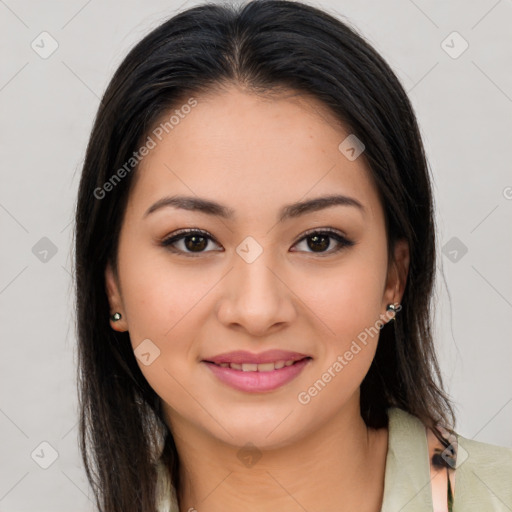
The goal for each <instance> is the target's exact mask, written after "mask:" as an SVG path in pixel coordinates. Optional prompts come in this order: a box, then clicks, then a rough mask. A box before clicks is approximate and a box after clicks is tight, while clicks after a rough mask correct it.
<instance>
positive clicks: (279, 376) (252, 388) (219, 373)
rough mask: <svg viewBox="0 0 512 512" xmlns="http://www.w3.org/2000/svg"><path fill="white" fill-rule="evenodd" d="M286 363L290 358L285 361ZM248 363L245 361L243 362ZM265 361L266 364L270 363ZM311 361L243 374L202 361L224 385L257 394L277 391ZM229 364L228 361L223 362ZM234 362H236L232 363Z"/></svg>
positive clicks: (308, 359)
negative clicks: (268, 370)
mask: <svg viewBox="0 0 512 512" xmlns="http://www.w3.org/2000/svg"><path fill="white" fill-rule="evenodd" d="M284 359H285V358H283V359H281V358H278V359H270V361H278V360H279V361H282V360H284ZM287 360H288V361H289V360H290V358H288V359H287ZM244 361H245V362H248V361H247V359H245V360H244ZM270 361H269V360H267V361H266V362H270ZM310 361H311V358H309V357H307V356H306V358H304V359H301V360H298V361H297V362H296V363H294V364H292V365H291V366H284V367H283V368H279V369H278V370H272V371H270V372H258V371H256V372H244V371H243V370H235V369H233V368H224V367H222V366H217V365H216V364H215V363H212V362H209V361H203V363H205V364H206V365H207V366H208V368H210V370H211V371H212V372H213V374H214V375H215V376H216V377H217V378H218V379H219V380H221V381H222V382H224V383H225V384H228V385H229V386H231V387H232V388H235V389H238V390H239V391H247V392H252V393H259V392H263V391H272V390H274V389H277V388H279V387H281V386H283V385H284V384H286V383H287V382H290V381H291V380H292V379H294V378H295V377H297V375H299V373H300V372H301V371H302V370H303V369H304V367H305V366H306V365H307V364H308V363H309V362H310ZM224 362H229V361H224ZM233 362H236V361H233Z"/></svg>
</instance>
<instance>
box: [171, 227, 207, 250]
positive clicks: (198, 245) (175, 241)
mask: <svg viewBox="0 0 512 512" xmlns="http://www.w3.org/2000/svg"><path fill="white" fill-rule="evenodd" d="M209 242H214V243H216V242H215V240H214V239H213V237H212V236H211V235H210V234H208V233H207V232H206V231H201V230H196V229H189V230H185V231H180V232H179V233H177V234H175V235H173V236H171V237H169V238H166V239H165V240H163V241H162V242H161V245H162V246H163V247H167V248H168V249H170V250H171V251H173V252H178V253H184V254H192V253H197V254H200V253H202V252H211V250H207V251H205V249H206V247H208V245H209ZM179 245H181V246H179Z"/></svg>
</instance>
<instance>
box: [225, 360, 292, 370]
mask: <svg viewBox="0 0 512 512" xmlns="http://www.w3.org/2000/svg"><path fill="white" fill-rule="evenodd" d="M295 362H296V361H293V360H292V361H274V362H273V363H272V362H271V363H261V364H256V363H243V364H238V363H219V365H218V366H222V368H232V369H233V370H242V371H244V372H271V371H273V370H279V369H280V368H283V367H284V366H291V365H292V364H293V363H295Z"/></svg>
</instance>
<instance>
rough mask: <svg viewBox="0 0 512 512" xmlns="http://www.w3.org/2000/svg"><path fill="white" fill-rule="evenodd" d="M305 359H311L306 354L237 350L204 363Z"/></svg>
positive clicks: (259, 362)
mask: <svg viewBox="0 0 512 512" xmlns="http://www.w3.org/2000/svg"><path fill="white" fill-rule="evenodd" d="M305 357H311V356H308V355H306V354H300V353H299V352H290V351H288V350H266V351H265V352H260V353H259V354H253V353H252V352H247V351H245V350H235V351H234V352H225V353H224V354H219V355H217V356H214V357H208V358H206V359H203V361H209V362H212V363H215V364H221V363H236V364H242V363H253V364H263V363H273V362H276V361H299V360H301V359H304V358H305Z"/></svg>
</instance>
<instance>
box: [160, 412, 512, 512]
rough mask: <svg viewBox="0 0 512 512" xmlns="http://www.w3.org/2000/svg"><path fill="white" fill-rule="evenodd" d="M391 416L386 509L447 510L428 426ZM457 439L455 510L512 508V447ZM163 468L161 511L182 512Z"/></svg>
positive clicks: (507, 510) (386, 511) (489, 511)
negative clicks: (439, 501) (436, 481)
mask: <svg viewBox="0 0 512 512" xmlns="http://www.w3.org/2000/svg"><path fill="white" fill-rule="evenodd" d="M388 418H389V425H388V429H389V430H388V432H389V438H388V451H387V456H386V470H385V479H384V497H383V501H382V509H381V512H445V510H448V509H447V508H436V509H434V505H433V503H434V501H435V499H436V498H435V497H434V495H433V486H432V485H431V478H432V476H431V475H432V474H431V470H432V466H431V461H430V457H429V445H428V443H427V435H426V429H425V426H424V425H423V424H422V423H421V421H420V420H419V419H418V418H416V417H415V416H413V415H411V414H409V413H408V412H406V411H404V410H402V409H399V408H396V407H390V408H389V409H388ZM453 444H454V445H457V446H456V448H457V450H456V453H457V457H456V462H455V464H453V467H454V469H455V471H454V475H455V484H454V493H453V494H454V499H453V509H452V512H512V448H505V447H501V446H495V445H492V444H487V443H483V442H480V441H474V440H472V439H467V438H465V437H463V436H461V435H459V434H456V443H455V442H454V443H453ZM157 470H158V481H157V512H179V509H178V504H177V500H176V492H175V489H174V488H173V487H172V486H171V484H170V481H169V478H168V473H167V470H166V469H165V467H164V465H163V464H162V463H161V462H160V461H159V462H158V464H157ZM435 478H437V477H435ZM446 480H448V479H446ZM444 496H446V494H445V495H444ZM446 502H447V500H445V503H446ZM445 506H446V505H445ZM199 512H201V511H199ZM202 512H207V511H202Z"/></svg>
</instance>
